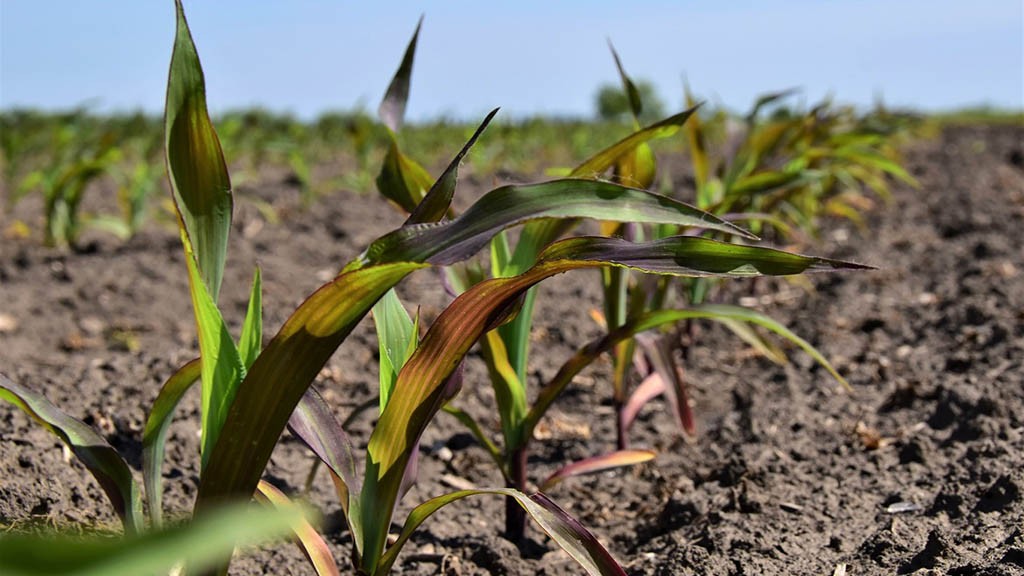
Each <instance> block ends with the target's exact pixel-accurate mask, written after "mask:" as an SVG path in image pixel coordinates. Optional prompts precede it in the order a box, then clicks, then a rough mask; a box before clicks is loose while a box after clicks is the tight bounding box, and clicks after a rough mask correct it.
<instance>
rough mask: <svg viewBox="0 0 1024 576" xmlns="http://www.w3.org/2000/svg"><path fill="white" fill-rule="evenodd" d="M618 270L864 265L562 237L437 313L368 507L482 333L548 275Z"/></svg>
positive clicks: (389, 495) (701, 242) (368, 487)
mask: <svg viewBox="0 0 1024 576" xmlns="http://www.w3.org/2000/svg"><path fill="white" fill-rule="evenodd" d="M602 266H621V267H627V268H635V269H638V270H641V271H645V272H652V273H657V274H669V275H679V276H705V275H716V276H730V275H739V276H745V275H752V274H798V273H801V272H804V271H808V270H816V269H839V268H862V267H863V266H861V265H858V264H852V263H847V262H841V261H837V260H828V259H822V258H815V257H808V256H801V255H797V254H789V253H786V252H781V251H778V250H772V249H769V248H757V247H751V246H736V245H730V244H724V243H721V242H716V241H713V240H708V239H705V238H696V237H687V236H677V237H672V238H667V239H665V240H660V241H656V242H649V243H642V244H633V243H630V242H627V241H625V240H621V239H612V238H604V237H585V236H584V237H578V238H568V239H565V240H561V241H559V242H556V243H554V244H552V245H551V246H549V247H548V248H547V249H545V250H544V252H543V253H542V254H541V257H540V259H539V261H538V263H537V264H536V265H535V266H534V267H533V268H531V269H530V270H528V271H527V272H525V273H523V274H521V275H519V276H515V277H511V278H492V279H490V280H486V281H484V282H481V283H480V284H477V285H475V286H473V287H472V288H470V289H469V290H467V291H466V292H465V293H463V294H462V295H461V296H459V297H458V298H457V299H456V300H455V301H454V302H452V304H451V305H450V306H449V307H448V308H447V309H446V310H445V311H444V312H442V313H441V315H440V316H438V318H437V320H436V321H435V322H434V324H433V325H432V326H431V327H430V329H429V330H428V331H427V333H426V335H425V336H424V337H423V339H422V340H421V342H420V346H419V348H418V349H417V350H416V352H415V353H414V354H413V355H412V357H411V358H410V359H409V361H408V362H406V364H405V367H404V368H403V369H402V372H401V373H400V374H399V376H398V382H397V383H396V385H395V392H394V394H393V396H392V398H391V401H390V402H389V403H388V406H387V408H386V409H385V410H384V412H383V413H382V414H381V417H380V420H379V421H378V422H377V426H376V427H375V428H374V431H373V434H372V435H371V436H370V441H369V444H368V446H367V455H368V460H367V462H366V473H365V474H364V475H363V476H364V478H365V481H366V483H365V484H364V486H363V498H362V501H363V509H364V510H365V509H373V510H391V509H393V508H394V505H395V502H396V499H397V494H398V487H399V483H400V481H401V477H402V474H403V471H404V470H405V467H406V464H407V462H408V459H409V455H410V454H411V451H412V448H413V447H414V446H415V444H416V442H417V441H418V440H419V437H420V435H421V434H422V433H423V430H424V429H425V428H426V425H427V423H428V422H429V421H430V420H431V419H432V418H433V416H434V414H436V413H437V411H438V410H439V409H440V408H441V406H442V405H443V404H444V387H443V384H444V382H445V380H446V379H447V378H448V377H449V376H450V375H451V374H452V373H453V371H454V370H455V368H456V367H457V366H458V365H459V364H460V362H461V360H462V358H463V356H464V355H465V354H466V353H467V352H468V351H469V348H470V347H471V346H472V345H473V343H475V342H476V341H477V340H478V339H479V338H480V336H482V335H483V333H484V332H487V331H488V330H491V329H493V328H494V324H495V323H496V322H497V321H498V320H499V319H500V318H503V317H507V315H508V313H509V307H510V306H512V305H513V304H514V302H516V301H517V299H518V298H519V297H520V296H521V295H522V294H523V293H524V292H526V291H527V290H528V289H529V288H531V287H532V286H534V285H535V284H537V283H538V282H540V281H542V280H544V279H545V278H548V277H551V276H554V275H556V274H560V273H562V272H567V271H569V270H573V269H580V268H598V267H602ZM386 524H387V523H386V522H385V523H382V526H384V529H383V532H381V531H378V532H376V533H374V532H371V531H368V532H367V533H366V536H365V537H366V549H365V550H364V558H369V557H374V556H377V555H379V553H380V552H381V551H383V547H384V540H385V538H386V534H387V530H386Z"/></svg>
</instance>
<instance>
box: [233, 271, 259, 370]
mask: <svg viewBox="0 0 1024 576" xmlns="http://www.w3.org/2000/svg"><path fill="white" fill-rule="evenodd" d="M262 346H263V287H262V281H261V276H260V269H259V267H258V266H257V267H256V271H255V272H254V273H253V277H252V291H251V292H250V293H249V306H248V308H247V309H246V311H245V320H244V321H243V322H242V335H241V336H239V337H238V356H239V359H240V360H241V361H242V365H243V366H245V367H246V368H249V367H250V366H252V363H253V362H254V361H255V360H256V357H257V356H259V355H260V348H261V347H262Z"/></svg>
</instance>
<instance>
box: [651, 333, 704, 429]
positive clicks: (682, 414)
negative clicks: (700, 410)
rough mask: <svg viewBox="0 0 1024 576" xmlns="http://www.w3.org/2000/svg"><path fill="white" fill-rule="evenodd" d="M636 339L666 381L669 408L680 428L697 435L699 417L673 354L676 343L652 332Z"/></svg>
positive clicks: (680, 368)
mask: <svg viewBox="0 0 1024 576" xmlns="http://www.w3.org/2000/svg"><path fill="white" fill-rule="evenodd" d="M636 341H637V343H638V344H640V346H641V347H642V348H643V349H644V351H645V352H646V353H647V358H648V359H649V360H650V362H651V367H653V368H654V372H655V373H656V374H658V376H660V377H661V381H662V382H664V383H665V388H664V393H665V395H666V396H667V397H668V398H667V399H668V405H669V408H670V409H671V410H672V416H674V417H675V420H676V424H678V425H679V429H680V430H682V431H683V433H684V434H686V435H688V436H694V435H696V434H697V419H696V418H695V417H694V415H693V407H692V406H690V387H689V385H687V383H686V379H685V377H684V375H683V369H682V367H680V366H679V364H678V363H676V360H675V357H674V356H673V355H672V352H673V350H674V348H675V345H674V343H672V342H670V341H669V339H668V338H665V337H663V336H655V335H653V334H650V333H640V334H637V335H636Z"/></svg>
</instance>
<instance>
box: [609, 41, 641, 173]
mask: <svg viewBox="0 0 1024 576" xmlns="http://www.w3.org/2000/svg"><path fill="white" fill-rule="evenodd" d="M608 48H609V49H610V50H611V51H612V58H614V59H615V68H617V69H618V71H619V79H620V80H622V88H623V90H625V92H626V96H628V97H629V109H630V111H631V112H632V113H633V122H637V123H639V122H640V113H641V112H643V110H644V106H643V102H641V101H640V91H639V90H637V89H636V86H635V85H634V84H633V81H632V80H631V79H630V78H629V75H628V74H626V69H625V68H623V67H622V61H621V60H619V53H618V52H616V51H615V46H613V45H612V41H611V39H609V40H608ZM641 188H646V186H641Z"/></svg>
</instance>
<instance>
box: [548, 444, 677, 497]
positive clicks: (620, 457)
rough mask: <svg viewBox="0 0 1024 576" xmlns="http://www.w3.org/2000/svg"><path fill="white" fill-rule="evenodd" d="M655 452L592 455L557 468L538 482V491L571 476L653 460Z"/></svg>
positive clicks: (636, 451)
mask: <svg viewBox="0 0 1024 576" xmlns="http://www.w3.org/2000/svg"><path fill="white" fill-rule="evenodd" d="M655 456H657V454H656V453H655V452H653V451H651V450H616V451H615V452H610V453H608V454H601V455H599V456H592V457H590V458H585V459H583V460H580V461H578V462H573V463H572V464H569V465H567V466H563V467H562V468H559V469H558V470H556V471H555V472H554V473H552V474H551V475H550V476H548V477H547V478H545V479H544V481H543V482H541V483H540V491H541V492H548V491H549V490H551V489H552V488H554V487H555V486H557V485H558V484H559V483H561V482H562V481H563V480H566V479H567V478H572V477H573V476H583V475H585V474H597V473H598V472H604V471H606V470H612V469H614V468H622V467H623V466H634V465H636V464H642V463H643V462H648V461H650V460H653V459H654V457H655Z"/></svg>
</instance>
